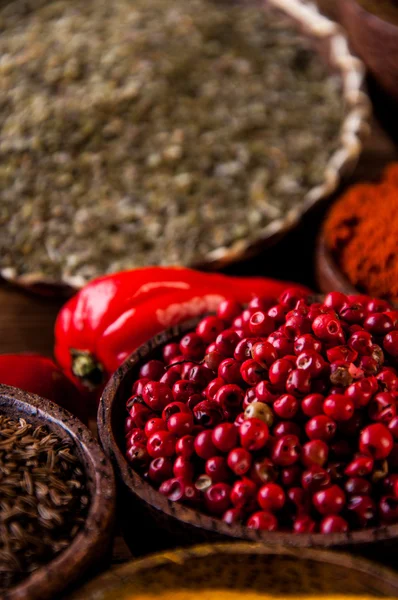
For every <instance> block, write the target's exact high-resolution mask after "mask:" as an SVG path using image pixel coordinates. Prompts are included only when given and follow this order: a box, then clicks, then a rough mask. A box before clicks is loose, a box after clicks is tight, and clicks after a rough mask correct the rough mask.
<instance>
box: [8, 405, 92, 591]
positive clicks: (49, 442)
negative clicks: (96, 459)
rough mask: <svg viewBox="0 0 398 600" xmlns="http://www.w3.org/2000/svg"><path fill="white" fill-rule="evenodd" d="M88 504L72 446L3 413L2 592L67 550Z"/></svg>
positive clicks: (78, 462)
mask: <svg viewBox="0 0 398 600" xmlns="http://www.w3.org/2000/svg"><path fill="white" fill-rule="evenodd" d="M88 505H89V496H88V491H87V488H86V483H85V476H84V469H83V466H82V465H81V463H80V460H79V458H78V457H77V455H76V454H75V452H74V450H73V448H72V447H71V446H70V442H68V441H67V440H62V439H61V438H59V437H58V436H57V435H55V434H54V433H50V432H49V431H48V429H47V428H46V427H45V426H42V425H39V426H36V425H32V424H30V423H28V422H27V421H26V420H25V419H22V418H21V419H19V420H14V419H11V418H9V417H7V416H6V415H4V414H1V413H0V593H1V592H4V591H5V590H7V589H9V588H10V587H13V586H15V585H16V584H18V583H19V582H21V581H23V580H24V579H25V578H27V577H28V576H29V575H30V574H31V573H33V572H34V571H36V569H39V568H40V567H42V566H44V565H45V564H47V563H48V562H50V561H51V560H52V559H53V558H54V557H56V556H57V555H58V554H59V553H60V552H62V551H63V550H65V549H66V548H67V547H68V546H69V545H70V543H71V541H72V539H73V538H74V537H75V536H76V534H77V533H78V532H79V530H80V529H81V528H82V526H83V524H84V521H85V518H86V515H87V512H88Z"/></svg>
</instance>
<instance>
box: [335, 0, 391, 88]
mask: <svg viewBox="0 0 398 600" xmlns="http://www.w3.org/2000/svg"><path fill="white" fill-rule="evenodd" d="M338 4H339V11H340V15H341V17H340V19H341V22H342V24H343V25H344V27H345V28H346V30H347V32H348V37H349V40H350V42H351V44H352V47H353V49H354V50H355V52H356V53H357V54H358V56H360V57H361V58H362V60H363V61H364V62H365V64H366V65H367V67H368V68H369V70H370V71H371V72H372V73H373V75H374V76H375V78H376V79H377V81H378V82H379V83H380V85H381V86H382V87H383V88H384V89H385V90H386V91H387V92H388V93H389V94H391V95H392V96H394V98H395V99H396V100H398V61H397V56H398V26H397V25H394V24H393V23H389V22H388V21H385V20H383V19H382V18H381V17H378V16H376V15H374V14H371V13H369V12H368V11H367V10H365V9H364V8H363V7H362V6H360V4H358V2H356V0H339V2H338Z"/></svg>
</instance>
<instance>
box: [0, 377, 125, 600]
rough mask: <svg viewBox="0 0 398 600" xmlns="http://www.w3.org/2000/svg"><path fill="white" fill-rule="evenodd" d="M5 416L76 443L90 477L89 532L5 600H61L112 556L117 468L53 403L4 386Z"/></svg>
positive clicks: (0, 408) (1, 405)
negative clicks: (22, 420) (24, 420)
mask: <svg viewBox="0 0 398 600" xmlns="http://www.w3.org/2000/svg"><path fill="white" fill-rule="evenodd" d="M0 412H1V413H3V414H6V415H7V416H9V417H11V418H14V419H19V418H21V417H23V418H25V419H26V420H27V422H29V423H34V424H36V425H46V426H47V427H48V429H49V430H50V431H51V432H53V433H55V434H56V435H58V436H59V437H60V438H62V439H68V440H72V441H73V443H74V445H75V448H76V452H77V453H78V455H79V458H80V460H81V462H82V464H83V466H84V469H85V472H86V476H87V485H88V489H89V493H90V508H89V512H88V515H87V519H86V523H85V525H84V528H83V529H82V530H81V531H80V532H79V533H78V534H77V535H76V537H75V538H74V539H73V541H72V543H71V545H70V546H69V547H68V548H67V549H66V550H65V551H64V552H61V554H59V555H58V556H57V557H56V558H55V559H54V560H52V561H51V562H50V563H48V564H47V565H44V566H43V567H41V568H40V569H38V570H37V571H35V572H34V573H32V575H30V576H29V577H28V578H27V579H24V580H23V581H22V582H21V583H20V584H19V585H17V586H15V587H13V588H10V590H9V591H8V592H6V593H5V594H4V595H3V596H2V599H3V600H46V599H52V598H59V597H60V595H61V592H62V591H63V590H64V589H65V588H66V587H69V586H70V585H71V584H73V583H75V582H76V581H77V580H79V579H80V577H81V576H82V575H83V574H86V573H87V572H88V571H89V570H90V569H91V568H93V572H95V571H97V569H98V566H101V564H102V563H103V562H104V561H105V558H106V556H107V554H108V553H109V550H110V544H111V541H112V532H113V522H114V513H115V482H114V476H113V471H112V467H111V465H110V463H109V462H108V460H107V459H106V458H105V456H104V454H103V452H102V451H101V449H100V447H99V445H98V443H97V442H96V441H95V440H94V438H93V437H92V435H91V433H90V431H89V430H88V429H87V427H85V426H84V425H83V424H82V423H81V421H79V420H78V419H77V418H76V417H74V416H73V415H71V413H69V412H67V411H66V410H64V409H63V408H61V407H60V406H58V405H56V404H54V403H53V402H50V401H49V400H45V399H43V398H40V397H39V396H36V395H34V394H29V393H27V392H23V391H22V390H18V389H16V388H13V387H9V386H6V385H0Z"/></svg>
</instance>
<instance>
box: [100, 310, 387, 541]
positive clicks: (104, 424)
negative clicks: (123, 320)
mask: <svg viewBox="0 0 398 600" xmlns="http://www.w3.org/2000/svg"><path fill="white" fill-rule="evenodd" d="M202 317H203V315H202ZM202 317H196V318H193V319H189V320H187V321H184V322H183V323H181V324H179V325H176V326H174V327H171V328H169V329H166V330H164V331H163V332H161V333H159V334H158V335H156V336H155V337H153V338H151V339H150V340H149V341H148V342H146V343H145V344H143V345H142V346H140V347H139V348H137V349H136V350H135V351H134V352H133V353H132V354H131V355H130V356H129V357H128V358H127V359H126V360H125V361H124V363H123V364H122V365H121V366H120V367H119V368H118V369H117V370H116V371H115V372H114V374H113V375H112V377H111V378H110V380H109V382H108V384H107V385H106V387H105V389H104V391H103V394H102V396H101V400H100V404H99V407H98V413H97V425H98V435H99V438H100V441H101V445H102V447H103V449H104V452H105V454H106V455H107V456H108V457H109V459H110V460H111V461H112V463H113V466H114V469H115V473H116V476H117V477H118V478H119V479H120V480H121V482H122V483H123V485H124V486H125V487H126V488H127V489H128V491H129V492H130V493H131V494H133V495H135V496H138V498H140V500H141V501H143V502H145V503H146V504H148V505H149V506H151V507H152V508H154V509H156V510H158V511H161V512H163V513H164V514H165V515H167V516H168V517H169V518H171V519H176V520H177V521H181V522H182V523H184V524H186V525H191V526H193V527H197V528H201V529H204V530H207V531H212V532H217V533H218V534H221V535H225V536H229V537H232V538H239V539H241V540H253V541H261V542H262V543H265V544H267V545H271V546H275V545H278V544H279V545H280V544H283V545H286V546H292V547H300V548H304V547H319V548H331V547H334V546H355V545H360V544H369V543H373V542H380V541H383V540H389V539H393V538H397V537H398V523H397V524H394V525H385V526H379V527H373V528H369V529H361V530H359V531H350V532H347V533H328V534H323V533H303V534H300V535H297V534H293V533H287V532H279V531H276V532H264V531H255V530H252V529H249V528H247V527H245V526H243V525H240V524H234V525H228V524H227V523H224V522H223V521H222V520H221V519H215V518H213V517H211V516H209V515H206V514H204V513H201V512H198V511H196V510H194V509H192V508H189V507H187V506H184V505H183V504H180V503H178V502H172V501H171V500H168V499H167V498H166V497H165V496H162V495H161V494H160V493H159V492H158V491H157V490H156V489H155V488H153V487H152V486H151V485H150V484H149V483H148V482H146V481H145V480H144V479H143V478H142V477H141V476H140V475H139V474H138V473H137V472H136V471H134V470H133V469H132V468H131V466H130V465H129V464H128V462H127V460H126V459H125V457H124V455H123V453H122V451H121V449H120V448H119V445H118V443H117V441H116V438H115V435H114V430H113V425H112V423H113V410H114V407H115V404H116V398H117V394H118V390H119V388H120V385H121V383H122V382H123V380H124V378H125V377H126V376H127V375H128V374H129V373H130V371H131V369H133V368H135V367H136V366H137V365H138V364H139V363H140V362H141V361H142V360H143V359H145V358H146V356H147V355H149V354H150V353H151V352H153V351H154V350H155V349H157V348H159V347H161V346H162V345H164V344H166V343H168V342H169V341H170V340H172V339H173V338H176V337H177V336H178V335H181V334H182V333H185V332H187V331H189V330H191V329H193V328H194V327H195V326H196V325H197V323H198V322H199V321H200V319H201V318H202ZM120 426H121V427H123V424H122V423H121V424H120Z"/></svg>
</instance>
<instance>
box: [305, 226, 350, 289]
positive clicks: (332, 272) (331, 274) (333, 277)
mask: <svg viewBox="0 0 398 600" xmlns="http://www.w3.org/2000/svg"><path fill="white" fill-rule="evenodd" d="M315 275H316V280H317V283H318V287H319V289H320V290H321V292H323V293H324V294H328V293H329V292H342V293H343V294H359V293H360V292H359V291H358V290H357V289H356V288H355V287H354V286H353V285H352V283H351V282H350V281H349V280H348V279H347V277H346V276H345V275H344V273H343V272H342V271H341V269H340V267H339V266H338V264H337V263H336V261H335V260H334V258H333V256H332V253H331V252H330V250H329V248H328V246H327V244H326V241H325V236H324V234H323V233H322V232H321V234H320V235H319V237H318V240H317V245H316V249H315Z"/></svg>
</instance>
